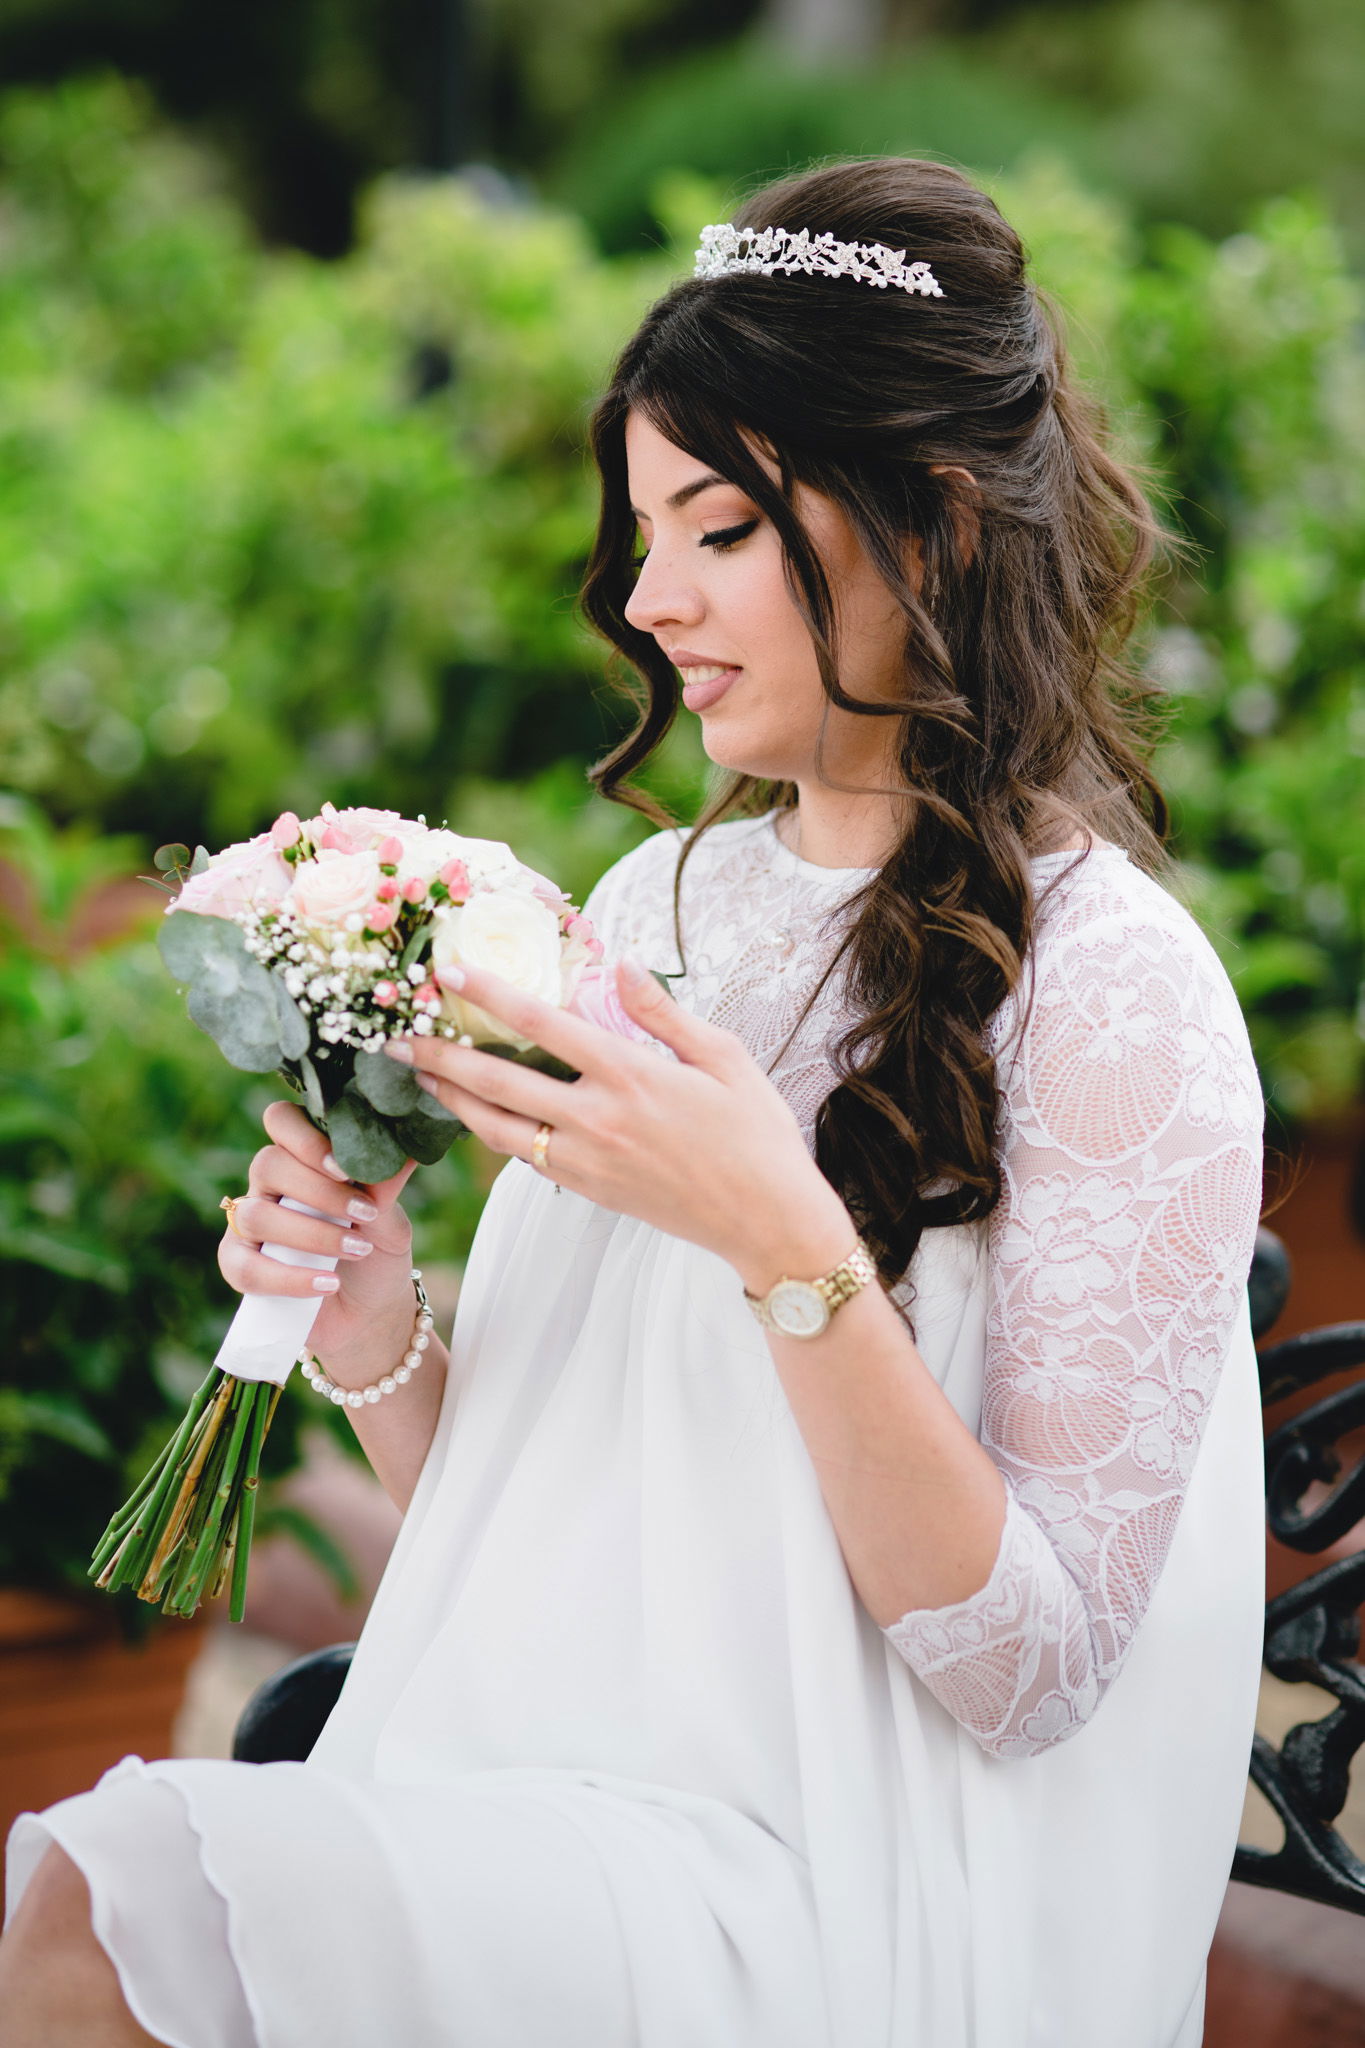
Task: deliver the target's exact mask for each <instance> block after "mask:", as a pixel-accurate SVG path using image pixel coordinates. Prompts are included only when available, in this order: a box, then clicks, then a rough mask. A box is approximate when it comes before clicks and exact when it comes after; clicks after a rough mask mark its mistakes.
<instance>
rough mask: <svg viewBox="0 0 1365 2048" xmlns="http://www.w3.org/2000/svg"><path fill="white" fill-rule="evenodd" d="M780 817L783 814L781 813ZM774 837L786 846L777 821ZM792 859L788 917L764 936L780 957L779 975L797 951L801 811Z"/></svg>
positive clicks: (771, 926)
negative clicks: (794, 927) (796, 928)
mask: <svg viewBox="0 0 1365 2048" xmlns="http://www.w3.org/2000/svg"><path fill="white" fill-rule="evenodd" d="M780 815H781V813H779V816H780ZM773 836H774V838H776V839H777V841H778V844H779V845H781V846H786V841H785V840H784V839H783V838H782V837H781V835H780V834H779V833H778V830H777V823H776V820H774V821H773ZM787 851H788V852H792V849H791V848H790V847H788V848H787ZM792 858H793V867H792V885H791V893H790V895H789V896H788V898H787V915H786V917H785V919H784V920H783V921H782V923H781V924H772V925H769V926H768V929H767V930H766V931H765V932H764V934H763V936H764V939H765V940H766V941H767V943H768V944H769V945H770V946H771V947H772V948H773V951H774V952H775V953H776V954H777V956H778V957H777V971H778V973H779V974H785V973H786V971H787V965H788V962H789V961H790V959H791V957H792V954H793V953H794V952H795V951H796V935H795V933H794V932H793V930H792V924H793V922H794V920H795V917H796V892H797V887H798V884H799V883H800V880H801V868H800V860H801V813H800V811H799V810H798V811H797V812H796V849H795V852H794V853H793V854H792Z"/></svg>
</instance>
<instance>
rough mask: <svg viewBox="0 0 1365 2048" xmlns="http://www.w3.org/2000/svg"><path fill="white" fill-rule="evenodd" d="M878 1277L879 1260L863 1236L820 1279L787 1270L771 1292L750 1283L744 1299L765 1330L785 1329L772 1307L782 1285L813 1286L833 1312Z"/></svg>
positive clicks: (773, 1285) (783, 1286)
mask: <svg viewBox="0 0 1365 2048" xmlns="http://www.w3.org/2000/svg"><path fill="white" fill-rule="evenodd" d="M876 1278H877V1262H876V1260H875V1259H874V1258H873V1256H872V1254H871V1252H870V1251H869V1250H868V1248H867V1246H866V1245H865V1244H864V1243H863V1240H862V1239H861V1238H859V1239H858V1240H857V1242H856V1243H855V1245H854V1247H853V1249H852V1251H851V1252H849V1253H848V1255H847V1256H846V1257H845V1258H842V1259H840V1261H839V1263H838V1265H837V1266H831V1267H830V1269H829V1271H828V1272H827V1273H821V1274H820V1275H819V1276H818V1277H817V1278H816V1279H814V1280H799V1279H797V1278H796V1276H795V1275H793V1274H791V1273H783V1274H781V1275H780V1277H779V1278H778V1279H776V1280H775V1281H774V1282H773V1284H772V1286H771V1287H770V1288H769V1289H768V1292H767V1294H751V1293H750V1292H749V1290H748V1288H747V1287H746V1288H745V1290H744V1299H745V1301H746V1302H747V1303H748V1304H749V1307H750V1308H751V1309H752V1311H753V1313H754V1315H755V1317H756V1318H757V1320H758V1321H759V1323H760V1324H761V1325H762V1327H763V1328H764V1329H765V1330H778V1331H781V1330H782V1328H783V1325H782V1324H780V1323H779V1322H777V1321H776V1320H775V1319H774V1317H773V1314H772V1311H771V1309H770V1307H769V1302H770V1300H771V1298H772V1296H773V1295H775V1294H776V1293H777V1292H778V1291H779V1289H781V1288H785V1287H792V1286H793V1285H794V1286H796V1287H807V1288H812V1289H813V1290H814V1291H815V1293H817V1294H818V1295H819V1296H820V1298H821V1300H822V1301H823V1302H824V1303H825V1306H826V1308H827V1309H828V1311H829V1315H830V1316H832V1315H833V1314H834V1311H835V1310H836V1309H837V1308H841V1307H842V1306H843V1304H844V1302H846V1301H850V1300H851V1299H852V1298H853V1296H854V1295H855V1294H858V1293H860V1292H861V1290H862V1289H863V1288H864V1287H867V1286H870V1284H871V1283H872V1282H873V1281H874V1280H875V1279H876ZM827 1320H828V1319H827ZM788 1334H790V1333H788Z"/></svg>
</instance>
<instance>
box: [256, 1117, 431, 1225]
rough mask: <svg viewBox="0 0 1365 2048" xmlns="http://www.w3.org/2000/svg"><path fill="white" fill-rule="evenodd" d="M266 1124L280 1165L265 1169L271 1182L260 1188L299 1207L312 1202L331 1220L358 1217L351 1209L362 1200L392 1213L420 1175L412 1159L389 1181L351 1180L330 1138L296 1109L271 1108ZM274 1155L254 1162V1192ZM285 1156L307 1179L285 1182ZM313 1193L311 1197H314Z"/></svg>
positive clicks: (363, 1218) (314, 1206)
mask: <svg viewBox="0 0 1365 2048" xmlns="http://www.w3.org/2000/svg"><path fill="white" fill-rule="evenodd" d="M261 1122H262V1123H263V1124H264V1125H265V1128H266V1131H267V1133H268V1134H269V1136H270V1137H271V1138H272V1139H273V1140H274V1144H275V1146H276V1147H278V1153H277V1155H276V1162H275V1164H274V1165H272V1166H271V1167H269V1168H262V1171H263V1173H265V1174H267V1175H268V1178H267V1179H265V1180H263V1181H262V1182H261V1184H260V1185H261V1187H262V1188H267V1189H268V1191H269V1192H271V1193H278V1194H282V1195H293V1196H294V1197H295V1199H296V1200H297V1201H300V1202H308V1203H309V1204H310V1205H311V1206H312V1207H313V1208H314V1209H325V1210H326V1211H327V1213H328V1215H329V1216H331V1215H336V1216H341V1215H353V1214H355V1212H354V1211H352V1210H351V1209H350V1207H349V1204H350V1203H351V1202H352V1201H353V1200H357V1199H359V1200H361V1201H362V1202H363V1201H366V1200H368V1201H370V1202H372V1203H373V1204H374V1206H375V1207H376V1208H378V1209H379V1210H380V1211H381V1212H382V1211H383V1210H385V1209H388V1208H390V1207H391V1206H392V1205H393V1203H395V1202H396V1201H397V1200H398V1197H399V1195H400V1194H401V1193H402V1192H403V1189H404V1188H405V1187H406V1185H407V1183H408V1180H409V1178H410V1176H411V1175H412V1173H413V1172H414V1171H415V1169H416V1165H417V1161H416V1160H415V1159H407V1160H405V1161H404V1162H403V1164H402V1166H401V1167H400V1168H399V1170H398V1172H397V1173H394V1174H390V1176H389V1178H388V1179H387V1180H381V1181H373V1182H366V1181H353V1180H348V1179H347V1178H346V1175H345V1172H344V1171H343V1169H342V1168H341V1167H340V1166H338V1165H337V1162H336V1160H335V1159H333V1157H332V1150H331V1144H330V1141H329V1140H328V1137H327V1134H326V1132H325V1131H320V1130H319V1129H318V1127H317V1125H316V1124H314V1123H312V1122H311V1121H310V1120H309V1118H308V1117H306V1116H305V1115H304V1113H303V1111H302V1110H301V1109H299V1108H298V1107H297V1105H296V1104H294V1103H292V1102H272V1103H270V1104H269V1105H268V1107H267V1109H266V1112H265V1114H264V1116H263V1117H262V1118H261ZM270 1149H271V1148H269V1147H267V1149H266V1152H264V1153H262V1152H258V1153H257V1155H256V1158H255V1159H254V1160H253V1161H252V1176H253V1177H252V1187H253V1190H256V1189H257V1181H256V1178H255V1175H256V1170H257V1168H258V1166H261V1163H262V1161H263V1160H265V1159H266V1158H267V1156H268V1154H269V1151H270ZM286 1154H287V1155H288V1156H289V1158H291V1159H292V1160H293V1161H294V1162H295V1164H296V1167H297V1168H298V1169H300V1170H301V1171H302V1174H303V1178H299V1177H298V1175H297V1174H296V1175H295V1177H294V1178H293V1179H291V1180H290V1181H288V1182H287V1183H286V1182H285V1180H284V1177H283V1176H284V1173H285V1168H284V1166H283V1164H282V1156H283V1155H286ZM310 1188H311V1189H312V1191H313V1192H312V1193H310V1192H309V1189H310ZM356 1220H357V1221H359V1222H364V1221H366V1220H368V1219H366V1218H365V1217H362V1216H357V1218H356Z"/></svg>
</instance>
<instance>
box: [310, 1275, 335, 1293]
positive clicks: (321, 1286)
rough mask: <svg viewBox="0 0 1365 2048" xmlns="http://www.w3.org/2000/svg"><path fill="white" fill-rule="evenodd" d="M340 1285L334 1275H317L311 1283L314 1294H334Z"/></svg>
mask: <svg viewBox="0 0 1365 2048" xmlns="http://www.w3.org/2000/svg"><path fill="white" fill-rule="evenodd" d="M340 1285H341V1282H340V1281H339V1280H338V1279H337V1276H336V1274H335V1273H319V1274H318V1275H317V1277H316V1279H315V1280H314V1281H313V1291H314V1293H316V1294H335V1293H336V1291H337V1289H338V1288H339V1287H340Z"/></svg>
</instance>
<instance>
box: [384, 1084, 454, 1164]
mask: <svg viewBox="0 0 1365 2048" xmlns="http://www.w3.org/2000/svg"><path fill="white" fill-rule="evenodd" d="M420 1092H421V1091H420V1090H419V1093H420ZM422 1101H423V1104H424V1105H425V1106H424V1107H423V1108H421V1109H416V1110H413V1112H412V1113H411V1115H409V1116H400V1117H395V1118H394V1119H393V1123H392V1126H391V1128H392V1130H393V1134H394V1136H395V1138H396V1139H397V1140H398V1142H399V1144H400V1145H402V1146H403V1147H404V1148H405V1157H406V1158H408V1159H415V1160H417V1161H418V1162H419V1164H420V1165H422V1166H434V1165H435V1164H436V1161H437V1160H438V1159H444V1158H445V1156H446V1153H447V1152H448V1151H449V1150H450V1147H451V1145H452V1143H453V1142H454V1140H455V1139H456V1138H462V1137H464V1136H465V1135H466V1133H467V1132H468V1129H469V1126H468V1124H465V1123H462V1122H461V1120H460V1119H459V1117H457V1116H456V1115H455V1114H454V1112H453V1111H451V1110H448V1109H444V1108H443V1107H442V1106H441V1104H440V1103H439V1102H436V1101H435V1100H433V1098H432V1097H431V1096H430V1095H426V1094H423V1095H422Z"/></svg>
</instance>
